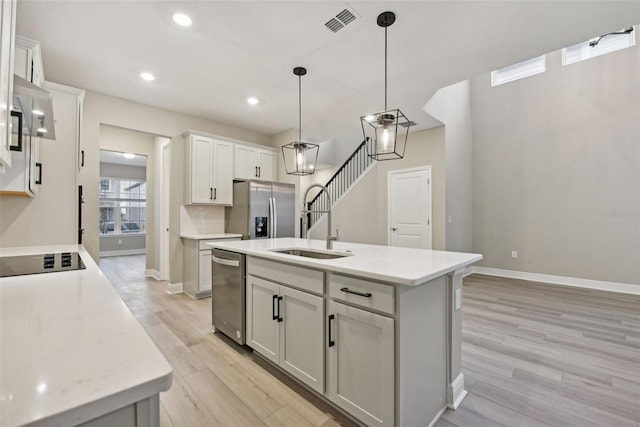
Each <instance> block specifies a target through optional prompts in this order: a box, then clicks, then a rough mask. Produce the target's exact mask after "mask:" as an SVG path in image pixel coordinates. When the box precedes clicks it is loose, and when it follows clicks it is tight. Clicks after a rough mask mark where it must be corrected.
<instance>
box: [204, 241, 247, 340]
mask: <svg viewBox="0 0 640 427" xmlns="http://www.w3.org/2000/svg"><path fill="white" fill-rule="evenodd" d="M244 282H245V256H244V255H242V254H238V253H235V252H229V251H224V250H221V249H212V250H211V314H212V319H213V327H214V329H215V330H216V331H220V332H222V333H224V334H225V335H227V336H228V337H229V338H231V339H233V340H234V341H236V342H237V343H238V344H244V343H245V339H244V338H245V337H244V334H245V291H244Z"/></svg>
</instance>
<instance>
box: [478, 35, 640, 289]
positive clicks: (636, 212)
mask: <svg viewBox="0 0 640 427" xmlns="http://www.w3.org/2000/svg"><path fill="white" fill-rule="evenodd" d="M560 64H561V55H560V52H559V51H558V52H553V53H551V54H550V55H548V56H547V71H546V72H545V73H542V74H539V75H536V76H532V77H528V78H525V79H522V80H518V81H515V82H512V83H507V84H505V85H501V86H497V87H493V88H492V87H491V86H490V76H489V74H485V75H482V76H479V77H477V78H475V79H473V81H472V96H471V98H472V107H473V133H474V141H473V213H474V218H473V251H474V252H479V253H482V254H483V255H484V260H483V262H482V265H484V266H487V267H494V268H502V269H508V270H518V271H527V272H534V273H543V274H552V275H559V276H569V277H577V278H583V279H592V280H603V281H611V282H620V283H632V284H640V78H639V76H640V46H635V47H632V48H627V49H624V50H622V51H618V52H615V53H610V54H607V55H604V56H600V57H597V58H593V59H589V60H586V61H583V62H579V63H575V64H572V65H568V66H565V67H563V66H561V65H560ZM513 250H516V251H518V258H517V259H512V258H511V251H513Z"/></svg>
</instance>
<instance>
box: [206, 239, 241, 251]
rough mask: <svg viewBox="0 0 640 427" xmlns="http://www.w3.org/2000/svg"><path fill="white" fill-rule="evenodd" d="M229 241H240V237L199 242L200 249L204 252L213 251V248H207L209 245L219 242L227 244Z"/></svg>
mask: <svg viewBox="0 0 640 427" xmlns="http://www.w3.org/2000/svg"><path fill="white" fill-rule="evenodd" d="M229 240H240V238H239V237H230V238H227V239H209V240H198V249H200V250H201V251H202V250H205V249H206V250H208V251H210V250H211V246H207V243H217V242H226V241H229Z"/></svg>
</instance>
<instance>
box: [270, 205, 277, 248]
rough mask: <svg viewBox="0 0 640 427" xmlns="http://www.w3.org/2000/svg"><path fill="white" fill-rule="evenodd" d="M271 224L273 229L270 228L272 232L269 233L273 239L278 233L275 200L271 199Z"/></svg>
mask: <svg viewBox="0 0 640 427" xmlns="http://www.w3.org/2000/svg"><path fill="white" fill-rule="evenodd" d="M271 223H272V224H273V227H272V228H271V229H272V230H273V232H272V233H271V234H272V235H273V238H274V239H275V238H276V237H278V236H277V231H278V205H276V198H275V197H273V217H272V219H271Z"/></svg>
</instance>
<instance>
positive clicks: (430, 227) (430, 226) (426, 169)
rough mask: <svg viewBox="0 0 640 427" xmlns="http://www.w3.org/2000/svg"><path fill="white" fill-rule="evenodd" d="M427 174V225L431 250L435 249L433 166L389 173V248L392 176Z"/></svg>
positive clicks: (388, 242) (388, 239)
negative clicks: (412, 173)
mask: <svg viewBox="0 0 640 427" xmlns="http://www.w3.org/2000/svg"><path fill="white" fill-rule="evenodd" d="M423 171H424V172H427V179H428V183H427V198H428V200H429V209H428V212H429V218H428V220H429V222H428V224H427V232H428V233H429V248H428V249H433V191H432V188H433V187H432V186H433V183H432V182H431V181H432V177H431V175H432V174H431V165H425V166H418V167H415V168H408V169H395V170H391V171H389V172H387V246H390V245H391V226H392V225H391V176H392V175H397V174H403V173H409V172H423Z"/></svg>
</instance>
